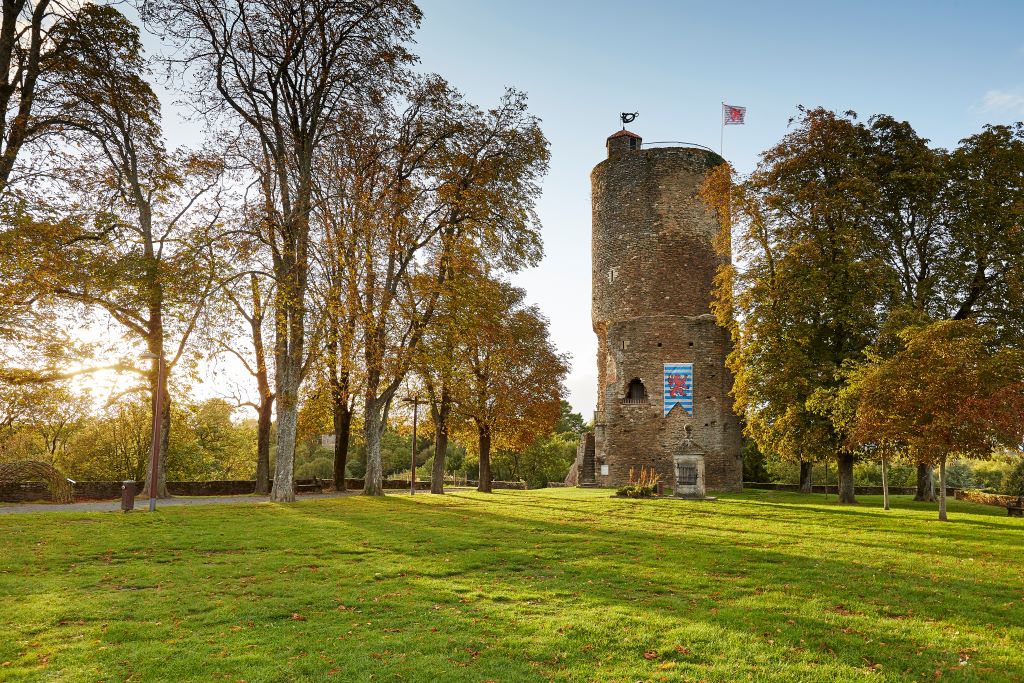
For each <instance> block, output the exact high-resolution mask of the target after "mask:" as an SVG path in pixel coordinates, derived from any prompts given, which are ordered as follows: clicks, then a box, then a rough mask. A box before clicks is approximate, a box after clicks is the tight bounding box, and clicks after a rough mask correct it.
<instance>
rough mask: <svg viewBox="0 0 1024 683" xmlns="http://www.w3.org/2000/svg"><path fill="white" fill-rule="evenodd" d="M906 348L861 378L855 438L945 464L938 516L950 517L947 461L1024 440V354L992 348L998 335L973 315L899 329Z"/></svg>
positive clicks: (986, 453)
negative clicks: (972, 316)
mask: <svg viewBox="0 0 1024 683" xmlns="http://www.w3.org/2000/svg"><path fill="white" fill-rule="evenodd" d="M900 336H901V338H902V339H903V341H904V342H905V344H906V348H905V349H903V350H902V351H900V352H898V353H896V354H895V355H893V356H892V357H890V358H888V359H884V360H882V359H879V360H877V361H874V362H872V363H871V364H870V365H868V366H866V368H864V369H863V370H862V374H861V375H860V377H859V378H858V379H857V380H856V382H857V391H858V394H859V399H858V401H857V412H856V419H855V423H854V428H853V430H852V433H851V435H850V441H851V443H853V444H855V445H857V446H860V447H879V448H900V449H905V450H906V451H908V452H909V453H910V454H911V456H912V457H913V458H915V459H918V460H919V461H925V462H931V463H933V464H937V465H938V466H939V519H940V520H942V521H945V520H946V463H947V461H948V459H949V458H951V457H960V458H988V457H990V456H991V454H992V452H993V450H994V449H996V448H1000V447H1016V446H1018V445H1019V444H1020V443H1021V442H1022V441H1024V353H1022V352H1021V351H1018V350H1014V349H1007V348H1002V349H996V350H992V343H993V341H994V335H993V334H991V333H989V332H987V331H986V330H985V329H984V328H982V327H979V326H978V325H977V324H975V323H974V322H973V321H970V320H946V321H940V322H937V323H932V324H930V325H928V326H926V327H922V328H907V329H906V330H904V331H903V332H902V333H901V334H900Z"/></svg>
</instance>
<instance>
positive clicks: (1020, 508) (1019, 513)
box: [1006, 496, 1024, 517]
mask: <svg viewBox="0 0 1024 683" xmlns="http://www.w3.org/2000/svg"><path fill="white" fill-rule="evenodd" d="M1006 514H1007V515H1009V516H1010V517H1024V496H1021V497H1020V498H1018V499H1017V502H1016V503H1010V504H1009V505H1007V506H1006Z"/></svg>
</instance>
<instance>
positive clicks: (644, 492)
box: [615, 467, 661, 498]
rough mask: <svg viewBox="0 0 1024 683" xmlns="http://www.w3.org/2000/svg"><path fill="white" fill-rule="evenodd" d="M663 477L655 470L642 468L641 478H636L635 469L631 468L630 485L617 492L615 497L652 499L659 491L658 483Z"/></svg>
mask: <svg viewBox="0 0 1024 683" xmlns="http://www.w3.org/2000/svg"><path fill="white" fill-rule="evenodd" d="M660 479H661V477H659V476H658V474H657V473H656V472H655V471H654V469H653V468H652V469H647V468H646V467H641V468H640V476H639V477H636V476H634V472H633V468H632V467H631V468H629V484H627V485H626V486H623V487H622V488H620V489H619V490H617V491H616V492H615V495H617V496H622V497H624V498H650V497H651V496H653V495H654V494H655V493H656V492H657V490H658V481H659V480H660Z"/></svg>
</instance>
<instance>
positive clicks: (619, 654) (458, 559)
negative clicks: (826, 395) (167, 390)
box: [0, 489, 1024, 683]
mask: <svg viewBox="0 0 1024 683" xmlns="http://www.w3.org/2000/svg"><path fill="white" fill-rule="evenodd" d="M834 500H835V498H834V496H833V497H832V502H826V501H825V500H824V498H823V496H821V495H815V496H806V497H804V496H799V495H796V494H787V493H778V492H749V493H745V494H742V495H730V496H724V497H722V498H720V499H719V500H718V501H716V502H685V501H676V500H658V501H629V500H618V499H612V498H610V497H609V492H608V491H600V490H575V489H551V490H545V491H528V492H519V491H516V492H512V491H509V492H497V493H495V494H493V495H483V494H477V493H456V494H450V495H446V496H430V495H426V494H424V495H417V496H415V498H410V497H409V496H403V497H398V496H392V497H388V498H385V499H367V498H362V497H352V498H339V499H332V500H321V501H310V502H302V503H297V504H294V505H287V506H279V505H270V504H266V505H252V504H250V505H242V506H230V505H220V506H203V507H181V508H166V509H164V510H161V511H158V512H157V514H155V515H150V514H148V513H133V514H129V515H124V514H120V513H89V514H86V513H44V514H25V515H4V516H2V517H0V628H2V635H0V664H2V666H0V681H36V680H40V681H42V680H46V681H50V680H54V681H99V680H106V681H115V680H116V681H123V680H132V681H157V680H160V681H184V680H204V681H240V680H244V681H248V682H249V683H254V682H255V681H283V680H316V681H369V680H373V681H431V682H432V683H446V682H448V681H488V680H492V681H516V682H519V681H544V680H556V681H637V680H643V681H660V680H668V681H677V680H683V681H701V680H707V681H737V680H741V681H742V680H754V681H765V680H773V681H774V680H788V681H848V680H851V681H852V680H873V681H882V680H886V681H903V680H929V681H931V680H935V679H936V678H941V679H942V680H957V681H1024V649H1022V643H1024V520H1020V519H1010V518H1007V517H1006V516H1005V515H1006V513H1005V511H1004V510H1002V509H1000V508H994V507H983V506H978V505H971V504H962V503H957V502H952V501H951V503H950V519H951V520H952V521H951V522H950V523H948V524H942V523H940V522H937V521H933V520H934V518H935V516H936V511H935V507H934V506H932V505H921V504H915V503H911V502H909V501H908V500H907V499H903V498H896V500H895V509H894V510H892V511H890V512H884V511H882V510H881V509H880V506H879V500H878V499H877V498H874V497H867V496H865V497H862V498H861V501H862V505H860V506H856V507H840V506H837V505H835V504H834Z"/></svg>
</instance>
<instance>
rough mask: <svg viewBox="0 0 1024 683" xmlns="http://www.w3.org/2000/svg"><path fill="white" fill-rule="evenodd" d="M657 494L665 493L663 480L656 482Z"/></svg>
mask: <svg viewBox="0 0 1024 683" xmlns="http://www.w3.org/2000/svg"><path fill="white" fill-rule="evenodd" d="M658 495H659V496H664V495H665V482H663V481H659V482H658Z"/></svg>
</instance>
